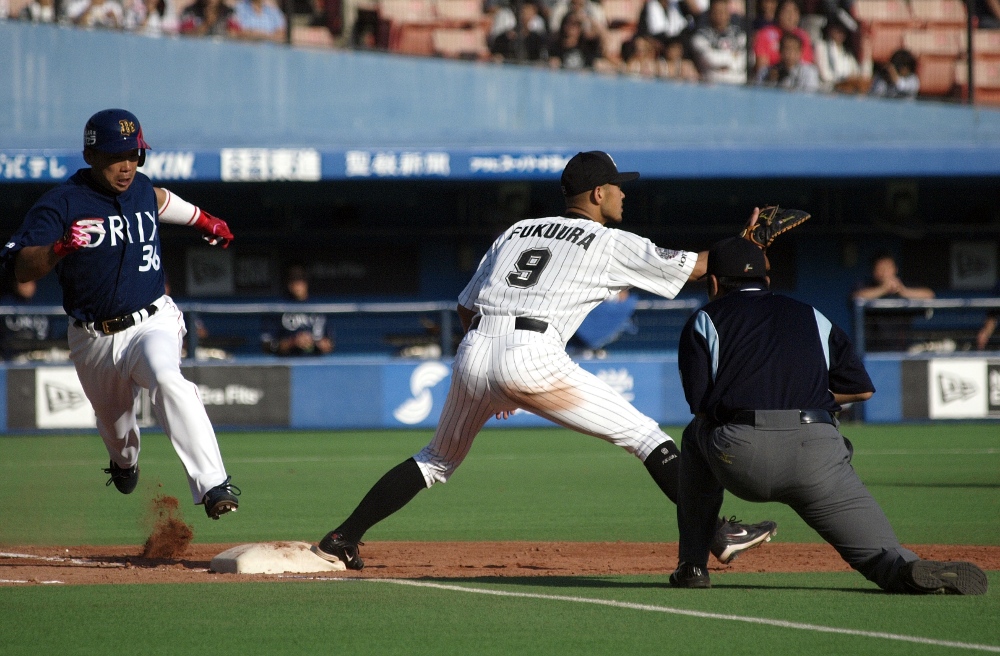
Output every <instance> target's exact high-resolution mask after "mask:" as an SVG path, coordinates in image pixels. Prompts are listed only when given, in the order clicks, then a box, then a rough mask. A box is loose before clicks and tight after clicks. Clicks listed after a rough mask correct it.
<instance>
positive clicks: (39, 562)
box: [0, 542, 1000, 586]
mask: <svg viewBox="0 0 1000 656" xmlns="http://www.w3.org/2000/svg"><path fill="white" fill-rule="evenodd" d="M234 546H237V545H234V544H189V545H187V546H186V548H185V549H184V551H183V553H182V554H180V555H177V556H175V557H171V558H151V557H147V556H144V555H143V552H144V546H141V545H137V546H72V547H39V546H27V547H17V546H0V586H8V585H26V584H27V585H30V584H70V585H74V584H76V585H82V584H125V583H133V584H135V583H138V584H143V583H206V582H234V581H262V580H276V579H277V578H278V576H276V575H269V574H253V575H249V574H214V573H212V572H209V571H208V566H209V562H210V561H211V560H212V558H213V557H214V556H215V555H217V554H219V553H221V552H222V551H225V550H226V549H229V548H231V547H234ZM907 546H908V548H910V549H912V550H913V551H914V552H916V553H917V554H919V555H920V556H921V557H922V558H928V559H933V560H968V561H971V562H974V563H976V564H977V565H979V566H980V567H981V568H983V569H986V570H1000V547H997V546H960V545H907ZM361 555H362V557H363V558H364V559H365V568H364V569H363V570H361V571H357V572H356V571H347V572H325V573H318V574H316V575H315V576H317V577H333V578H342V577H358V578H477V577H493V576H503V577H515V576H516V577H526V576H620V575H650V574H660V575H662V574H667V573H669V572H670V571H672V570H673V568H674V567H675V566H676V564H677V543H648V542H638V543H637V542H371V543H367V544H365V546H363V547H362V549H361ZM709 570H710V571H711V572H713V573H715V572H849V571H851V570H850V568H849V567H848V566H847V565H846V564H845V563H844V562H843V561H842V560H841V559H840V556H839V555H838V554H837V552H836V551H834V550H833V548H832V547H830V546H829V545H826V544H783V543H780V542H771V543H768V544H766V545H764V546H762V547H760V548H758V549H755V550H753V551H750V552H747V553H745V554H743V555H742V556H741V557H740V558H739V559H737V560H735V561H733V562H732V563H731V564H729V565H721V564H719V563H718V562H716V561H714V560H712V561H711V562H710V563H709Z"/></svg>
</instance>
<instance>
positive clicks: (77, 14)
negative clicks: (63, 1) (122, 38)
mask: <svg viewBox="0 0 1000 656" xmlns="http://www.w3.org/2000/svg"><path fill="white" fill-rule="evenodd" d="M66 18H67V19H68V20H69V21H70V22H71V23H73V25H76V26H78V27H103V28H107V29H112V30H117V29H120V28H121V26H122V19H123V18H124V11H123V10H122V5H121V3H120V2H118V0H72V1H71V2H70V3H69V5H68V6H67V7H66Z"/></svg>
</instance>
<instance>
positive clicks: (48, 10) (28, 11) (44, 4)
mask: <svg viewBox="0 0 1000 656" xmlns="http://www.w3.org/2000/svg"><path fill="white" fill-rule="evenodd" d="M18 18H20V19H21V20H23V21H31V22H32V23H54V22H56V3H55V0H32V2H30V3H28V4H27V5H25V7H24V9H22V10H21V13H20V14H19V15H18Z"/></svg>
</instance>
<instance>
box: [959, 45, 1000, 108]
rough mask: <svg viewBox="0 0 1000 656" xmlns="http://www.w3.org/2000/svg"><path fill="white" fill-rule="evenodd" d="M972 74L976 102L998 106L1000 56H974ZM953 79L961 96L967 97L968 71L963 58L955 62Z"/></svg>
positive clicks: (999, 103)
mask: <svg viewBox="0 0 1000 656" xmlns="http://www.w3.org/2000/svg"><path fill="white" fill-rule="evenodd" d="M972 74H973V76H974V78H975V83H976V93H975V100H976V104H983V105H992V106H1000V56H992V57H982V58H976V62H975V65H974V67H973V71H972ZM955 81H956V83H957V84H958V85H959V87H960V89H961V91H962V97H963V98H965V97H968V93H969V71H968V65H967V63H966V62H965V61H964V60H963V61H959V62H957V63H956V64H955Z"/></svg>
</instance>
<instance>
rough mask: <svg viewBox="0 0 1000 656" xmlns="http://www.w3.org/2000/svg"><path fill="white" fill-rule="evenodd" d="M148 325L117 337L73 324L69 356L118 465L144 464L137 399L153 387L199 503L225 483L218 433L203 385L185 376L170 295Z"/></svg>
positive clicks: (180, 322) (178, 317) (180, 332)
mask: <svg viewBox="0 0 1000 656" xmlns="http://www.w3.org/2000/svg"><path fill="white" fill-rule="evenodd" d="M154 304H155V305H156V306H157V307H158V308H159V310H158V311H157V312H156V314H154V315H153V316H151V317H149V318H148V319H146V320H145V321H142V322H141V323H138V324H136V325H134V326H132V327H131V328H127V329H126V330H123V331H121V332H118V333H114V334H112V335H105V334H103V333H101V332H100V331H98V330H95V329H93V328H92V327H87V325H86V324H85V325H83V326H76V325H74V323H73V322H70V326H69V347H70V358H71V359H72V360H73V364H74V365H76V373H77V376H78V377H79V378H80V383H81V384H82V385H83V391H84V392H85V393H86V394H87V398H88V399H89V400H90V403H91V405H92V406H93V407H94V413H95V414H96V415H97V430H98V432H99V433H100V434H101V438H103V440H104V445H105V446H106V447H107V449H108V454H109V455H110V456H111V459H112V460H113V461H114V462H115V464H117V465H118V466H119V467H122V468H128V467H132V466H133V465H135V464H136V463H137V462H138V461H139V425H138V423H137V421H136V416H135V402H136V399H137V398H138V396H139V393H140V388H145V389H148V390H149V392H150V398H151V400H152V404H153V412H154V414H155V415H156V419H157V421H159V422H160V426H162V427H163V430H164V432H166V434H167V437H169V438H170V443H171V444H172V445H173V447H174V450H175V451H176V452H177V455H178V456H179V457H180V459H181V463H182V464H183V465H184V470H185V471H186V472H187V478H188V485H189V486H190V487H191V496H192V497H193V498H194V502H195V503H196V504H198V503H201V502H202V500H203V499H204V498H205V494H206V493H207V492H208V491H209V490H210V489H212V488H213V487H215V486H216V485H219V484H221V483H222V482H223V481H225V480H226V468H225V466H224V465H223V463H222V454H221V452H220V451H219V443H218V441H217V440H216V437H215V430H214V429H213V428H212V423H211V421H210V420H209V418H208V414H207V413H206V412H205V406H204V404H203V403H202V402H201V396H200V395H199V393H198V387H197V386H196V385H195V384H194V383H192V382H190V381H188V380H186V379H185V378H184V376H183V375H182V374H181V368H180V361H181V346H182V344H183V339H184V335H186V334H187V329H186V327H185V325H184V316H183V314H182V313H181V311H180V310H179V309H178V308H177V306H176V305H174V302H173V300H172V299H171V298H170V297H169V296H161V297H160V298H159V299H157V300H156V301H155V303H154Z"/></svg>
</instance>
